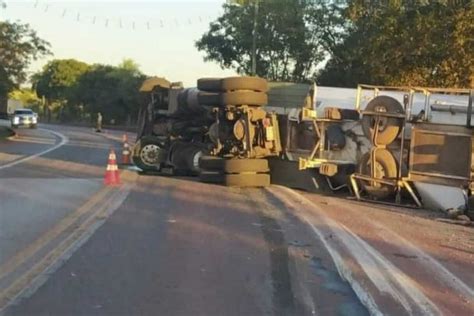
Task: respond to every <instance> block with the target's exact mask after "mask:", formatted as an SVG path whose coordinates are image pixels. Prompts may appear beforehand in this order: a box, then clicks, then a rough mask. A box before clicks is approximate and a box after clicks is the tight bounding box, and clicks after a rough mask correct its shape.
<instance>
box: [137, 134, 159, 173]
mask: <svg viewBox="0 0 474 316" xmlns="http://www.w3.org/2000/svg"><path fill="white" fill-rule="evenodd" d="M137 145H138V146H140V150H139V152H138V156H137V155H134V156H132V160H133V163H134V164H135V165H136V166H137V167H138V168H140V169H142V171H144V172H147V171H155V172H156V171H160V169H161V160H162V157H163V155H165V153H164V152H163V149H162V148H161V145H160V144H159V142H158V141H157V140H155V139H153V138H151V137H144V138H142V139H141V140H140V142H139V143H138V144H137ZM133 152H135V150H134V151H133Z"/></svg>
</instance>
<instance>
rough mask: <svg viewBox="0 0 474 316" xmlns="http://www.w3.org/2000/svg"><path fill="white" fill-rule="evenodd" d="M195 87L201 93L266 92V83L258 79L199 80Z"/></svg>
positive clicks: (246, 77) (244, 77)
mask: <svg viewBox="0 0 474 316" xmlns="http://www.w3.org/2000/svg"><path fill="white" fill-rule="evenodd" d="M197 87H198V89H199V90H202V91H209V92H226V91H235V90H251V91H259V92H267V91H268V83H267V81H266V80H265V79H262V78H258V77H248V76H243V77H227V78H222V79H221V78H201V79H198V82H197Z"/></svg>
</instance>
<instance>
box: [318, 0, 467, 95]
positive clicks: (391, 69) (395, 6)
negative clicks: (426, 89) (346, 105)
mask: <svg viewBox="0 0 474 316" xmlns="http://www.w3.org/2000/svg"><path fill="white" fill-rule="evenodd" d="M343 14H344V16H345V18H346V19H347V21H348V22H349V23H348V24H347V28H346V30H347V31H346V33H345V34H344V38H343V40H342V41H340V42H339V43H337V44H336V46H335V49H333V50H332V51H331V59H330V60H329V62H328V63H327V65H326V67H325V69H324V70H323V71H322V72H321V73H320V75H319V76H318V82H319V83H320V84H324V85H337V86H355V85H356V84H357V83H359V82H361V83H373V84H385V85H418V86H438V87H469V86H473V82H472V81H473V78H474V41H473V37H472V34H474V24H473V23H472V21H473V20H474V14H473V6H472V4H471V2H470V1H456V2H455V3H454V2H453V3H451V2H442V1H389V2H383V1H380V2H370V3H369V2H366V1H357V0H352V1H348V5H347V7H346V8H345V9H344V12H343Z"/></svg>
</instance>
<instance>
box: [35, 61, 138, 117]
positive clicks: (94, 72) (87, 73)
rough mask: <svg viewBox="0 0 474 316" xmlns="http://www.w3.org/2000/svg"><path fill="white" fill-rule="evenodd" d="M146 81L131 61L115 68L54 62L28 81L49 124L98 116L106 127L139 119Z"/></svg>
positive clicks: (80, 63) (81, 63) (82, 63)
mask: <svg viewBox="0 0 474 316" xmlns="http://www.w3.org/2000/svg"><path fill="white" fill-rule="evenodd" d="M145 78H146V76H145V75H143V74H142V73H141V72H140V70H139V68H138V65H137V64H136V63H135V62H134V61H133V60H131V59H125V60H124V61H123V62H122V63H120V64H119V65H117V66H110V65H101V64H94V65H89V64H86V63H84V62H81V61H78V60H75V59H55V60H52V61H50V62H48V63H47V64H46V65H45V66H44V68H43V70H42V71H41V72H38V73H36V74H34V75H33V76H32V80H31V81H32V85H33V89H34V91H36V94H37V95H38V97H39V98H42V99H43V100H44V102H43V103H44V104H43V110H44V116H45V117H46V118H47V119H48V120H51V118H54V119H56V120H59V121H63V122H67V121H91V120H94V118H95V116H96V115H97V113H99V112H100V113H102V115H103V116H104V119H105V122H107V123H111V124H125V123H128V124H130V123H131V122H134V121H135V120H136V118H137V115H138V104H139V97H140V96H139V92H138V89H139V87H140V85H141V83H142V82H143V80H145Z"/></svg>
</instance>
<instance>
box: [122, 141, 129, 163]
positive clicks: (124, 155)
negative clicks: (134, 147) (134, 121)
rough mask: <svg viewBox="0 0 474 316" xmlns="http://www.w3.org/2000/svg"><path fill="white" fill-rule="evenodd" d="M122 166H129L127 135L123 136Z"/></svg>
mask: <svg viewBox="0 0 474 316" xmlns="http://www.w3.org/2000/svg"><path fill="white" fill-rule="evenodd" d="M122 140H123V149H122V165H129V164H130V146H129V145H128V138H127V134H123V137H122Z"/></svg>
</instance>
